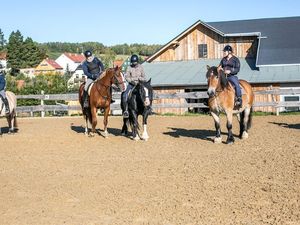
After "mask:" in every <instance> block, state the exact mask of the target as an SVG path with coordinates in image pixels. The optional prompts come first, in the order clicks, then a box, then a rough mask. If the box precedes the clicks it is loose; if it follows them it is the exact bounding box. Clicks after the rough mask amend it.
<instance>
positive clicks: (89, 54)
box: [84, 50, 93, 58]
mask: <svg viewBox="0 0 300 225" xmlns="http://www.w3.org/2000/svg"><path fill="white" fill-rule="evenodd" d="M92 55H93V53H92V52H91V51H90V50H86V51H85V52H84V56H85V58H88V57H91V56H92Z"/></svg>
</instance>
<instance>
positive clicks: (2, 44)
mask: <svg viewBox="0 0 300 225" xmlns="http://www.w3.org/2000/svg"><path fill="white" fill-rule="evenodd" d="M5 44H6V40H5V39H4V34H3V32H2V30H1V29H0V51H3V50H4V48H5Z"/></svg>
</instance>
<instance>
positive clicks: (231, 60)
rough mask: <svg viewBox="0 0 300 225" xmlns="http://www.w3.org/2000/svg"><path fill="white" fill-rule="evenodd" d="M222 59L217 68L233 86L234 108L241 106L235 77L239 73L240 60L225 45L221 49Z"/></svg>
mask: <svg viewBox="0 0 300 225" xmlns="http://www.w3.org/2000/svg"><path fill="white" fill-rule="evenodd" d="M223 52H224V58H223V59H222V60H221V62H220V65H219V67H221V68H222V69H223V70H224V73H225V74H226V75H227V79H228V81H229V82H230V83H231V84H233V86H234V89H235V95H236V99H235V106H236V107H241V106H242V92H241V88H240V84H239V79H238V77H237V74H238V72H239V71H240V60H239V59H238V58H237V57H236V56H234V55H233V51H232V47H231V46H230V45H226V46H225V47H224V49H223Z"/></svg>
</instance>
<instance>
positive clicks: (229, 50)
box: [223, 45, 233, 52]
mask: <svg viewBox="0 0 300 225" xmlns="http://www.w3.org/2000/svg"><path fill="white" fill-rule="evenodd" d="M226 51H228V52H233V51H232V47H231V46H230V45H226V46H225V47H224V49H223V52H226Z"/></svg>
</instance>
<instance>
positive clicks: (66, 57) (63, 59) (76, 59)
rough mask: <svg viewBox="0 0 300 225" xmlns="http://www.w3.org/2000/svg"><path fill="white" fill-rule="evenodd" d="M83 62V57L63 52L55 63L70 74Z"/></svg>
mask: <svg viewBox="0 0 300 225" xmlns="http://www.w3.org/2000/svg"><path fill="white" fill-rule="evenodd" d="M84 60H85V57H84V55H82V54H75V53H68V52H65V53H63V54H61V55H60V56H59V57H58V58H57V59H56V60H55V62H56V63H58V64H59V65H60V66H61V67H62V68H63V70H64V72H67V70H68V71H69V72H71V73H73V72H75V70H76V69H77V67H78V66H79V65H80V64H81V63H82V62H83V61H84Z"/></svg>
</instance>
